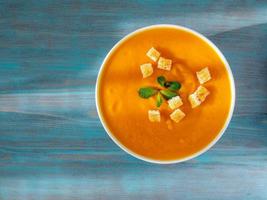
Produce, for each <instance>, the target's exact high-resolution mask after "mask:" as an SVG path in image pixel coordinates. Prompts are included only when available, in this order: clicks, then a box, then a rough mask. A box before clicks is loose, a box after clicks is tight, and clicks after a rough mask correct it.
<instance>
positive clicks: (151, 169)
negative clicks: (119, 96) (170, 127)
mask: <svg viewBox="0 0 267 200" xmlns="http://www.w3.org/2000/svg"><path fill="white" fill-rule="evenodd" d="M266 13H267V3H266V2H264V1H253V0H251V1H233V2H228V1H219V2H215V1H209V0H204V1H179V2H178V1H173V0H171V1H154V2H151V1H61V0H59V1H24V0H22V1H17V2H16V1H0V199H1V200H10V199H11V200H13V199H29V200H30V199H40V200H42V199H45V200H46V199H57V200H60V199H72V200H73V199H184V200H187V199H190V200H191V199H203V200H209V199H222V200H225V199H236V200H238V199H240V200H241V199H242V200H244V199H246V200H249V199H253V200H254V199H259V200H261V199H266V198H267V190H266V188H267V173H266V171H267V90H266V86H267V66H266V60H267V50H266V48H265V46H266V45H265V44H266V43H267V15H266ZM158 23H171V24H180V25H184V26H187V27H190V28H193V29H195V30H197V31H200V32H201V33H203V34H204V35H206V36H208V38H210V39H211V40H212V41H213V42H214V43H215V44H216V45H217V46H218V47H219V48H220V49H221V50H222V52H223V53H224V54H225V56H226V58H227V59H228V61H229V63H230V65H231V67H232V70H233V73H234V78H235V82H236V88H237V101H236V109H235V112H234V117H233V119H232V121H231V123H230V126H229V128H228V129H227V131H226V133H225V135H224V136H223V138H222V139H221V140H220V141H219V142H218V143H217V144H216V145H215V146H214V147H213V148H212V149H211V150H210V151H208V152H207V153H205V154H203V155H202V156H200V157H198V158H196V159H193V160H191V161H188V162H185V163H181V164H176V165H163V166H162V165H154V164H149V163H145V162H143V161H139V160H137V159H135V158H133V157H131V156H129V155H127V154H126V153H124V152H123V151H122V150H120V149H119V148H118V147H117V146H116V145H115V144H114V143H113V142H112V141H111V140H110V139H109V138H108V136H107V135H106V133H105V131H104V130H103V128H102V126H101V124H100V122H99V119H98V117H97V114H96V109H95V103H94V87H95V81H96V76H97V72H98V69H99V67H100V65H101V62H102V60H103V58H104V56H105V55H106V53H107V52H108V51H109V49H110V48H111V47H112V46H113V45H114V44H115V43H116V42H117V41H118V40H119V39H121V38H122V37H123V36H124V35H126V34H128V33H130V32H131V31H133V30H135V29H137V28H139V27H142V26H147V25H151V24H158Z"/></svg>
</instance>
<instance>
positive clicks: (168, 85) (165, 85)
mask: <svg viewBox="0 0 267 200" xmlns="http://www.w3.org/2000/svg"><path fill="white" fill-rule="evenodd" d="M171 83H172V82H171V81H166V82H165V83H164V87H165V88H168V87H170V86H171Z"/></svg>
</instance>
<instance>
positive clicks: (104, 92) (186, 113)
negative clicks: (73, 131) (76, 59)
mask: <svg viewBox="0 0 267 200" xmlns="http://www.w3.org/2000/svg"><path fill="white" fill-rule="evenodd" d="M225 65H226V64H225V62H224V61H223V60H222V59H221V57H220V56H219V55H218V52H216V50H215V49H214V47H213V46H211V45H210V44H209V43H207V41H205V40H203V38H201V37H199V36H198V35H197V34H194V33H192V32H190V31H188V30H186V29H181V28H177V27H172V26H166V27H161V26H154V27H151V28H148V29H144V30H142V31H137V32H135V33H134V34H132V35H130V36H128V37H127V38H126V39H125V40H123V41H121V42H120V43H118V45H116V46H115V47H114V49H113V50H112V51H111V53H109V54H108V56H107V57H106V59H105V61H104V63H103V66H102V69H101V72H100V74H99V77H98V81H97V84H98V86H97V101H98V102H97V104H98V110H99V114H100V117H101V119H102V121H103V123H104V124H105V126H106V128H107V129H108V131H109V132H110V134H112V136H113V137H114V138H116V140H117V141H118V142H119V143H120V144H121V145H122V146H123V147H124V148H126V149H128V150H129V151H131V152H133V153H134V154H137V155H139V156H141V157H143V158H148V159H149V160H155V161H172V160H177V159H183V158H186V157H189V156H191V155H193V154H196V153H197V152H200V151H201V150H203V149H204V148H206V147H207V146H208V145H209V144H211V143H212V142H213V141H214V140H215V139H216V137H217V136H218V134H219V133H220V131H221V130H222V129H223V128H224V126H225V123H226V121H227V120H228V118H229V113H230V111H231V106H233V105H232V104H233V102H232V98H233V95H232V94H233V92H234V91H232V90H233V89H232V87H231V84H233V83H231V78H230V77H229V72H228V71H227V68H226V66H225ZM163 78H164V80H165V79H166V80H169V81H171V82H175V83H176V84H175V85H176V86H177V85H178V86H179V88H178V89H179V90H177V91H176V93H177V94H176V95H174V96H172V97H170V98H169V99H164V98H163V99H162V98H161V96H162V92H157V93H156V92H155V94H153V95H151V97H149V98H146V99H145V98H141V97H140V88H144V87H147V86H150V87H152V88H158V87H159V83H161V82H160V81H161V79H163ZM201 84H203V85H201ZM161 89H162V88H161ZM162 90H163V89H162ZM138 91H139V94H138ZM203 91H204V92H206V93H204V94H202V98H201V99H200V100H199V99H197V100H198V101H199V102H195V100H196V99H194V98H195V96H194V95H195V94H196V93H200V92H203ZM160 93H161V94H160ZM163 96H164V94H163ZM204 100H205V101H204ZM200 104H201V105H200ZM196 105H197V106H196ZM178 107H179V108H178Z"/></svg>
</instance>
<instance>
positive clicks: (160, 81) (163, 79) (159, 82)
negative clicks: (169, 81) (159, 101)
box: [157, 76, 166, 87]
mask: <svg viewBox="0 0 267 200" xmlns="http://www.w3.org/2000/svg"><path fill="white" fill-rule="evenodd" d="M157 82H158V84H160V85H161V86H162V87H164V83H165V82H166V79H165V77H164V76H159V77H158V78H157Z"/></svg>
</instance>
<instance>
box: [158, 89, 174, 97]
mask: <svg viewBox="0 0 267 200" xmlns="http://www.w3.org/2000/svg"><path fill="white" fill-rule="evenodd" d="M160 93H161V94H162V95H163V96H164V97H165V98H166V99H171V98H172V97H176V96H177V94H176V92H173V91H171V90H169V89H166V90H160Z"/></svg>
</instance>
